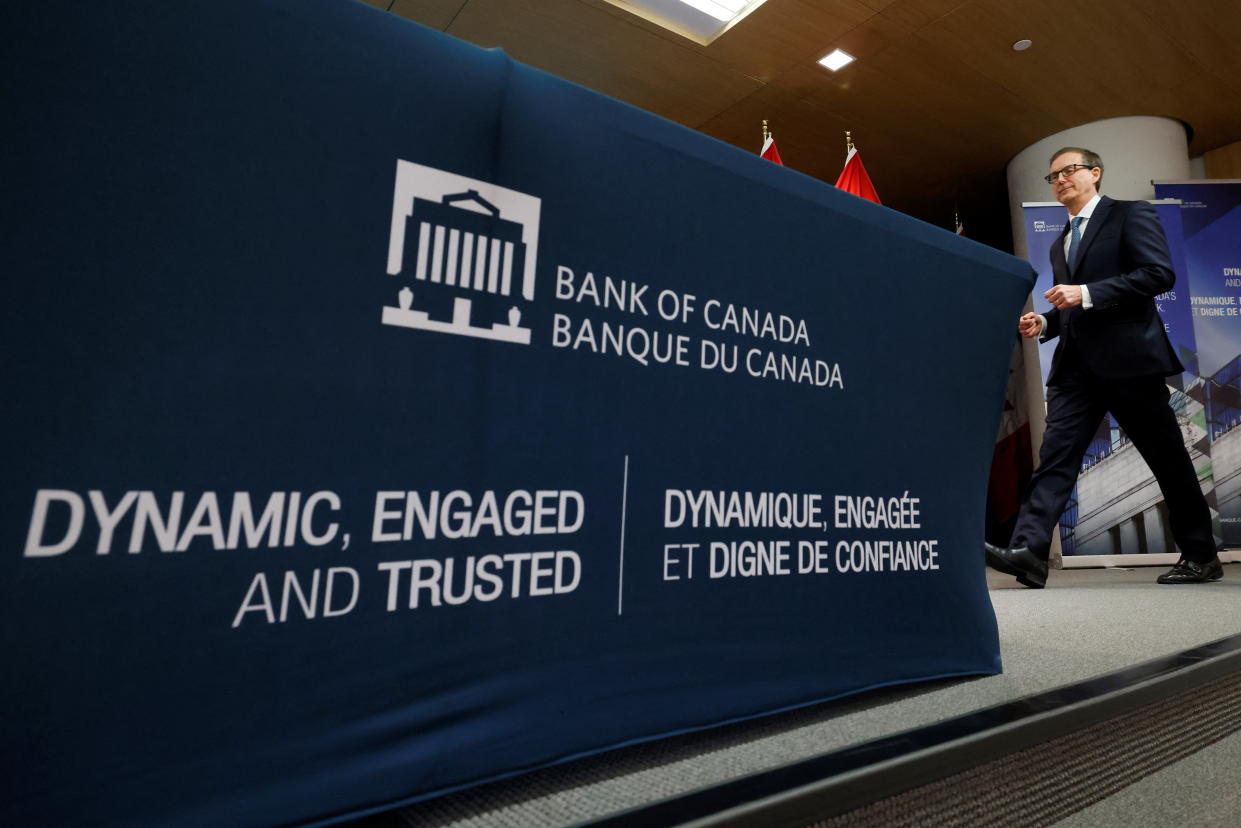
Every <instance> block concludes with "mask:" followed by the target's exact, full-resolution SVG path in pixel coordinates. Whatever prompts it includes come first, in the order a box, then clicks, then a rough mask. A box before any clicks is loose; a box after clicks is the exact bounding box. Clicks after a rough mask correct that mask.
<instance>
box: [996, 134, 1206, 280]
mask: <svg viewBox="0 0 1241 828" xmlns="http://www.w3.org/2000/svg"><path fill="white" fill-rule="evenodd" d="M1061 147H1085V148H1086V149H1089V150H1093V151H1094V152H1097V153H1098V154H1099V156H1100V157H1101V158H1102V159H1103V166H1104V171H1103V182H1102V184H1101V190H1100V192H1101V193H1102V194H1103V195H1109V196H1111V197H1113V198H1120V199H1126V200H1136V199H1143V198H1154V197H1155V188H1154V186H1153V185H1152V184H1151V182H1152V181H1182V180H1184V179H1187V178H1190V172H1189V137H1188V135H1187V134H1186V132H1185V125H1184V124H1182V123H1181V122H1180V121H1177V120H1174V119H1172V118H1161V117H1156V116H1152V115H1135V116H1130V117H1125V118H1108V119H1106V120H1102V121H1095V122H1094V123H1090V124H1082V125H1081V126H1075V127H1073V128H1071V129H1066V130H1064V131H1062V132H1057V133H1055V134H1054V135H1048V136H1047V137H1046V138H1043V139H1042V140H1040V141H1036V142H1034V143H1033V144H1031V145H1030V146H1028V147H1026V148H1025V149H1023V150H1022V151H1021V152H1019V153H1017V154H1016V155H1015V156H1013V159H1012V160H1011V161H1009V162H1008V169H1007V172H1008V208H1009V215H1010V217H1011V219H1012V225H1013V250H1014V252H1015V253H1016V254H1017V255H1018V256H1021V257H1022V258H1025V257H1027V256H1028V253H1029V248H1028V246H1027V245H1026V231H1025V220H1024V217H1023V215H1022V210H1021V204H1022V202H1026V201H1054V200H1055V198H1054V197H1053V196H1052V193H1051V186H1050V185H1048V184H1047V182H1045V181H1043V176H1045V175H1047V170H1048V162H1049V161H1050V160H1051V154H1052V153H1053V152H1055V151H1056V150H1058V149H1060V148H1061Z"/></svg>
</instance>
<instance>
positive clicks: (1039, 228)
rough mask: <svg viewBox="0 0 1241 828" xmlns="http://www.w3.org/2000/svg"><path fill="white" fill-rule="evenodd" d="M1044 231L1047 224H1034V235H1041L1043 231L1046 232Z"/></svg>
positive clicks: (1039, 222)
mask: <svg viewBox="0 0 1241 828" xmlns="http://www.w3.org/2000/svg"><path fill="white" fill-rule="evenodd" d="M1046 229H1047V222H1045V221H1036V222H1034V232H1035V233H1042V232H1043V231H1044V230H1046Z"/></svg>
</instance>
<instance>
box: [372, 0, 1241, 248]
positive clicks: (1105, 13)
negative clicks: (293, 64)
mask: <svg viewBox="0 0 1241 828" xmlns="http://www.w3.org/2000/svg"><path fill="white" fill-rule="evenodd" d="M368 2H371V5H374V6H379V7H381V8H385V9H388V10H389V11H391V12H392V13H393V14H396V15H399V16H401V17H405V18H408V19H411V20H415V21H417V22H419V23H422V24H424V25H427V26H430V27H432V28H435V29H439V30H440V31H445V32H447V33H449V34H451V35H453V36H455V37H459V38H461V39H463V40H466V41H469V42H471V43H475V44H478V45H480V46H486V47H493V46H499V47H501V48H503V49H504V50H505V52H507V53H508V54H509V55H511V56H512V57H514V58H516V59H517V60H519V61H522V62H523V63H527V64H529V65H531V66H535V67H538V68H540V69H543V70H545V71H547V72H550V73H552V74H554V75H558V76H560V77H562V78H566V79H568V80H571V81H574V82H576V83H579V84H582V85H583V86H587V87H590V88H592V89H595V90H598V91H600V92H603V93H605V94H608V95H611V96H613V97H616V98H619V99H621V100H623V101H627V102H629V103H631V104H634V105H636V106H639V107H641V108H642V109H645V110H648V111H650V112H654V113H656V114H658V115H662V116H663V117H665V118H669V119H671V120H674V121H677V122H679V123H682V124H684V125H686V126H689V127H692V128H694V129H697V130H700V131H702V132H704V133H706V134H708V135H712V136H714V137H716V138H719V139H721V140H723V141H727V142H729V143H731V144H735V145H736V146H738V147H742V148H744V149H747V150H750V151H757V150H758V149H759V146H760V144H761V122H762V120H763V119H764V118H765V119H767V120H768V121H769V123H770V125H771V128H772V131H773V132H774V134H775V136H776V139H777V144H778V146H779V149H780V153H781V155H782V156H783V158H784V162H785V164H786V165H788V166H790V167H792V168H794V169H796V170H798V171H800V172H803V173H806V174H808V175H812V176H814V177H816V178H820V179H823V180H824V181H828V182H834V181H835V179H836V176H837V175H838V174H839V172H840V169H841V166H842V164H843V161H844V132H845V130H852V132H853V136H854V140H855V141H856V143H857V146H858V148H859V150H860V151H861V152H862V157H863V158H864V160H865V162H866V166H867V169H868V171H869V172H870V175H871V178H872V179H873V181H874V183H875V187H876V189H877V190H878V192H879V195H880V197H881V198H882V199H883V202H884V203H885V204H886V205H888V206H890V207H894V208H895V209H898V210H901V211H903V212H906V213H909V214H911V215H914V216H917V217H918V218H921V219H924V220H926V221H929V222H931V223H934V224H938V225H940V226H949V225H950V224H951V222H952V214H953V209H954V206H956V205H960V209H961V212H962V214H963V217H964V218H965V220H966V225H967V229H969V228H970V227H971V220H972V226H973V227H974V228H976V229H977V230H978V231H979V232H980V233H981V234H982V235H984V236H986V235H987V234H988V233H989V232H991V231H992V230H994V232H995V233H996V234H997V238H984V239H982V240H985V241H989V242H991V243H993V244H996V246H1000V247H1005V246H1007V245H1006V244H1004V243H1003V242H1002V241H1001V240H1000V239H999V238H998V236H999V235H1000V234H1004V235H1006V234H1007V230H1006V229H1004V228H1007V226H1008V216H1007V208H1006V198H1005V194H1004V187H1005V185H1004V178H1003V176H1004V167H1005V165H1006V164H1007V162H1008V161H1009V159H1010V158H1012V156H1013V155H1015V154H1016V153H1018V152H1020V151H1021V150H1022V149H1024V148H1025V147H1027V146H1029V145H1030V144H1032V143H1034V142H1035V141H1038V140H1039V139H1041V138H1044V137H1046V136H1048V135H1050V134H1052V133H1055V132H1059V131H1060V130H1063V129H1067V128H1069V127H1073V126H1077V125H1080V124H1083V123H1089V122H1091V121H1096V120H1099V119H1101V118H1111V117H1118V116H1124V115H1163V116H1167V117H1171V118H1176V119H1179V120H1181V121H1183V122H1185V123H1186V124H1187V125H1188V126H1189V128H1190V132H1191V134H1192V140H1191V143H1190V154H1191V155H1198V154H1201V153H1203V152H1206V151H1208V150H1212V149H1215V148H1217V147H1220V146H1223V145H1225V144H1229V143H1232V142H1234V141H1238V140H1241V3H1238V2H1236V0H1179V1H1178V2H1175V3H1174V2H1169V1H1168V0H1091V2H1080V1H1079V2H1068V0H1042V2H1031V0H767V2H766V3H765V4H764V5H762V6H761V7H759V8H758V9H757V10H756V11H754V12H753V13H752V14H750V15H749V16H748V17H747V18H745V19H744V20H743V21H741V23H739V24H738V25H736V26H734V27H733V28H732V29H731V30H729V31H728V32H726V33H725V34H724V35H722V36H721V37H719V38H718V39H717V40H716V41H715V42H713V43H712V44H711V45H709V46H701V45H698V44H697V43H695V42H693V41H691V40H688V39H686V38H683V37H681V36H679V35H677V34H674V33H673V32H670V31H667V30H665V29H663V28H661V27H659V26H657V25H655V24H653V23H650V22H647V21H646V20H643V19H641V18H639V17H637V16H635V15H633V14H630V13H628V12H626V11H624V10H622V9H621V8H618V7H617V6H615V5H612V4H610V3H608V2H605V0H368ZM1023 38H1028V39H1030V40H1033V41H1034V45H1033V47H1032V48H1030V49H1028V50H1027V51H1023V52H1016V51H1014V50H1013V49H1012V44H1013V43H1014V42H1015V41H1017V40H1020V39H1023ZM836 47H840V48H842V49H844V50H845V51H847V52H849V53H851V54H853V55H855V56H856V57H857V61H856V62H855V63H853V64H851V65H849V66H846V67H845V68H844V69H842V70H840V71H839V72H837V73H832V72H829V71H828V70H826V69H824V68H823V67H821V66H819V65H818V64H817V63H816V61H817V60H818V59H819V58H820V57H822V56H823V55H825V54H827V53H828V52H829V51H831V50H832V49H833V48H836ZM997 213H998V214H999V216H998V218H997V215H996V214H997ZM988 228H990V229H988ZM976 237H977V236H976Z"/></svg>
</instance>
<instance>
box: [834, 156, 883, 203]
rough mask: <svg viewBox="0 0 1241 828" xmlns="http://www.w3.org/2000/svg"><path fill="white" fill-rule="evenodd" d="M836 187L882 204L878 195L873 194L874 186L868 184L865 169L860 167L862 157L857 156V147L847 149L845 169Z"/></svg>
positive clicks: (868, 177)
mask: <svg viewBox="0 0 1241 828" xmlns="http://www.w3.org/2000/svg"><path fill="white" fill-rule="evenodd" d="M836 186H837V187H839V188H840V189H842V190H844V191H846V192H850V193H853V194H854V195H855V196H860V197H861V198H865V199H867V200H869V201H873V202H875V203H876V204H882V203H883V202H882V201H880V200H879V193H877V192H875V185H874V184H871V183H870V176H869V175H867V174H866V168H865V167H863V166H862V156H861V155H859V154H858V151H857V147H849V154H848V155H846V156H845V168H844V169H843V170H841V171H840V178H837V179H836Z"/></svg>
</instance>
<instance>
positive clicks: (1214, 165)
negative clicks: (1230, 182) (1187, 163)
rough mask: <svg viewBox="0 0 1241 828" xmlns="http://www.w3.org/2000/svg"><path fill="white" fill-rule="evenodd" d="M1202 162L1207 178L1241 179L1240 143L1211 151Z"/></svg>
mask: <svg viewBox="0 0 1241 828" xmlns="http://www.w3.org/2000/svg"><path fill="white" fill-rule="evenodd" d="M1204 162H1205V166H1206V173H1207V178H1236V179H1241V141H1237V142H1236V143H1233V144H1228V145H1226V146H1223V147H1220V148H1219V149H1215V150H1211V151H1210V152H1208V153H1206V155H1205V156H1204Z"/></svg>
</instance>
